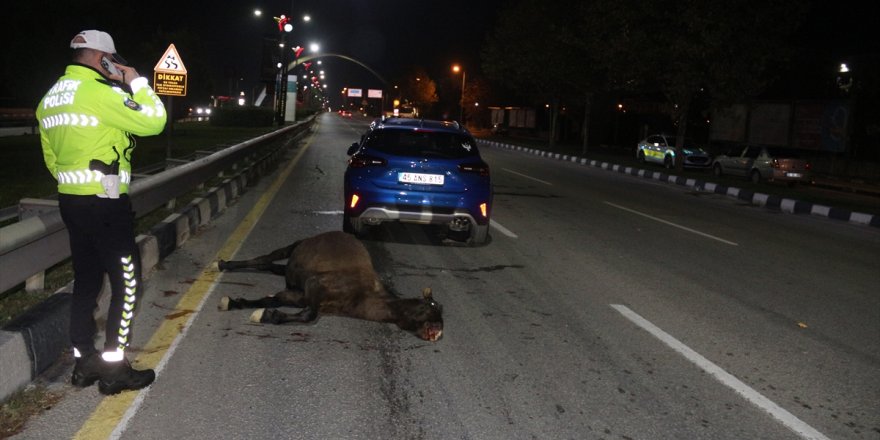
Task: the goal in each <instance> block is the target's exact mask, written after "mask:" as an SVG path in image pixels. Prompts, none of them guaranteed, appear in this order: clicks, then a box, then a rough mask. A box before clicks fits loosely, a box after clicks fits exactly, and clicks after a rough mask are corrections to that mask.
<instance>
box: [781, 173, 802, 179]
mask: <svg viewBox="0 0 880 440" xmlns="http://www.w3.org/2000/svg"><path fill="white" fill-rule="evenodd" d="M785 177H796V178H799V177H802V174H801V173H785Z"/></svg>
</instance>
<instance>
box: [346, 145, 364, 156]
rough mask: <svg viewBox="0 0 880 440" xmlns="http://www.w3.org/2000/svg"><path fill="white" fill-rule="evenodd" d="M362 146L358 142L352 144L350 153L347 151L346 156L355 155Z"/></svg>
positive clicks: (349, 148)
mask: <svg viewBox="0 0 880 440" xmlns="http://www.w3.org/2000/svg"><path fill="white" fill-rule="evenodd" d="M360 146H361V145H360V144H358V143H357V142H354V143H352V144H351V146H350V147H348V151H347V153H346V154H348V155H349V156H351V155H352V154H354V153H355V152H356V151H357V150H358V148H360Z"/></svg>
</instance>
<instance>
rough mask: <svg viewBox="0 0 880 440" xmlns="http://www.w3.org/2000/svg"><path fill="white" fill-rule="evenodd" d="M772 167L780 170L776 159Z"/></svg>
mask: <svg viewBox="0 0 880 440" xmlns="http://www.w3.org/2000/svg"><path fill="white" fill-rule="evenodd" d="M770 166H771V167H773V168H779V161H778V160H776V159H773V163H772V164H770Z"/></svg>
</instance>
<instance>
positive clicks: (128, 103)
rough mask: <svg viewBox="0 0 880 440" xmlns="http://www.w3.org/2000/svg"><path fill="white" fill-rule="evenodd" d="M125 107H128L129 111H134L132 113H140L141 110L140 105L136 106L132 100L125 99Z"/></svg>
mask: <svg viewBox="0 0 880 440" xmlns="http://www.w3.org/2000/svg"><path fill="white" fill-rule="evenodd" d="M125 106H126V107H128V108H130V109H132V110H134V111H140V110H141V105H140V104H138V103H137V102H135V101H134V100H133V99H131V98H125Z"/></svg>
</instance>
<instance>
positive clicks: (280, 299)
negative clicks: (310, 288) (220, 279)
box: [219, 290, 306, 310]
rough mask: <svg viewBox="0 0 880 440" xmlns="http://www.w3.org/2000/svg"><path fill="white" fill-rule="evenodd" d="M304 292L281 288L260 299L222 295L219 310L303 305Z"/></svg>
mask: <svg viewBox="0 0 880 440" xmlns="http://www.w3.org/2000/svg"><path fill="white" fill-rule="evenodd" d="M304 299H305V294H304V293H303V292H302V291H300V290H282V291H280V292H277V293H275V294H274V295H269V296H265V297H263V298H260V299H254V300H250V299H244V298H230V297H228V296H224V297H223V298H220V306H219V309H220V310H232V309H257V308H275V307H284V306H287V307H304V306H305V305H306V303H305V301H304Z"/></svg>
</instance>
